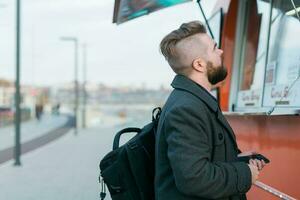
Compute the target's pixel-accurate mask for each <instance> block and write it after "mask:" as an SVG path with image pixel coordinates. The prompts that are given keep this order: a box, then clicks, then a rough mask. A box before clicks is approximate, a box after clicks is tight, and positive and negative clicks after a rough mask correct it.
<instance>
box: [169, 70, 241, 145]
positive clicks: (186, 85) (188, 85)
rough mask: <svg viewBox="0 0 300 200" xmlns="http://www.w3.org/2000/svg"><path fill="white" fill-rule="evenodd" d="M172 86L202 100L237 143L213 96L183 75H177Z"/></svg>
mask: <svg viewBox="0 0 300 200" xmlns="http://www.w3.org/2000/svg"><path fill="white" fill-rule="evenodd" d="M171 85H172V86H173V87H174V88H175V89H181V90H186V91H188V92H190V93H192V94H193V95H195V96H197V97H198V98H199V99H201V100H202V101H203V102H204V103H205V104H206V105H207V106H208V107H209V108H210V109H211V110H213V111H214V112H215V113H216V116H217V119H218V120H219V122H220V123H221V124H222V125H223V127H225V128H226V129H227V131H228V132H229V134H230V136H231V137H232V139H233V140H234V141H235V139H236V138H235V135H234V132H233V130H232V128H231V127H230V125H229V124H228V122H227V120H226V119H225V117H224V116H223V114H222V112H221V110H220V109H219V105H218V102H217V100H216V99H215V98H214V97H213V96H212V95H211V94H209V92H208V91H207V90H206V89H205V88H203V87H202V86H200V85H198V84H197V83H195V82H194V81H192V80H190V79H189V78H187V77H185V76H183V75H176V76H175V78H174V80H173V82H172V84H171Z"/></svg>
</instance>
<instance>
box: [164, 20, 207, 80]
mask: <svg viewBox="0 0 300 200" xmlns="http://www.w3.org/2000/svg"><path fill="white" fill-rule="evenodd" d="M203 35H206V28H205V26H204V25H203V24H202V23H201V22H200V21H192V22H189V23H184V24H182V25H181V26H180V27H179V29H177V30H174V31H172V32H171V33H169V34H168V35H167V36H165V37H164V38H163V40H162V41H161V43H160V50H161V53H162V54H163V55H164V57H165V58H166V60H167V61H168V63H169V65H170V66H171V68H172V69H173V71H174V72H175V73H176V74H182V75H187V73H189V71H190V70H192V63H193V60H194V59H196V58H197V57H198V56H199V55H201V53H202V52H204V48H205V46H206V45H201V44H203V42H202V40H201V37H202V36H203Z"/></svg>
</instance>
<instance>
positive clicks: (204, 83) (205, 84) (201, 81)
mask: <svg viewBox="0 0 300 200" xmlns="http://www.w3.org/2000/svg"><path fill="white" fill-rule="evenodd" d="M189 78H190V79H191V80H192V81H194V82H196V83H197V84H199V85H201V86H202V87H203V88H204V89H206V90H207V91H208V92H210V91H211V89H212V85H211V84H210V83H209V82H208V80H205V79H199V78H197V77H195V76H189Z"/></svg>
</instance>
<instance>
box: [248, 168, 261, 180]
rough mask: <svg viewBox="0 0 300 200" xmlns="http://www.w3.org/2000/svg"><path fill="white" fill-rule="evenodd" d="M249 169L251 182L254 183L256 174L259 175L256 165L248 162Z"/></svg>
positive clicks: (256, 177)
mask: <svg viewBox="0 0 300 200" xmlns="http://www.w3.org/2000/svg"><path fill="white" fill-rule="evenodd" d="M248 166H249V168H250V171H251V178H252V184H254V183H255V182H256V180H257V179H258V175H259V171H258V168H257V166H256V165H254V164H251V163H250V164H248Z"/></svg>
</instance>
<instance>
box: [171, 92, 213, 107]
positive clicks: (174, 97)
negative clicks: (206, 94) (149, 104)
mask: <svg viewBox="0 0 300 200" xmlns="http://www.w3.org/2000/svg"><path fill="white" fill-rule="evenodd" d="M165 107H168V110H169V111H171V110H173V109H182V108H185V109H193V110H195V109H196V110H198V109H205V108H207V105H206V104H205V103H204V102H203V101H202V100H201V99H200V98H199V97H197V96H195V95H194V94H192V93H190V92H188V91H185V90H178V89H175V90H173V91H172V93H171V94H170V96H169V98H168V100H167V102H166V104H165Z"/></svg>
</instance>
